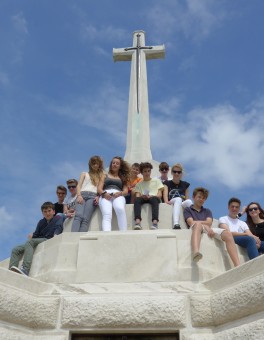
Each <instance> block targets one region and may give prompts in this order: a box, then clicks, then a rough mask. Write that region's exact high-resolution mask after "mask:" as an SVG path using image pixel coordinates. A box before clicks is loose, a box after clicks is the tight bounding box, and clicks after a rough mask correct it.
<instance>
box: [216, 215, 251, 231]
mask: <svg viewBox="0 0 264 340" xmlns="http://www.w3.org/2000/svg"><path fill="white" fill-rule="evenodd" d="M221 224H226V225H227V226H228V227H229V230H230V231H231V233H234V232H237V233H244V232H245V231H246V230H248V229H249V227H248V225H247V224H246V222H244V221H240V220H239V219H238V218H232V217H230V216H223V217H220V218H219V225H220V227H221Z"/></svg>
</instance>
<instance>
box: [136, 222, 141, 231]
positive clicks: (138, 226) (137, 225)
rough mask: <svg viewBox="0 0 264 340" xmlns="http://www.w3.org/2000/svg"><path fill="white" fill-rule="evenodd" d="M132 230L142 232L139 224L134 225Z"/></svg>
mask: <svg viewBox="0 0 264 340" xmlns="http://www.w3.org/2000/svg"><path fill="white" fill-rule="evenodd" d="M134 230H142V227H141V225H140V224H139V223H136V224H135V225H134Z"/></svg>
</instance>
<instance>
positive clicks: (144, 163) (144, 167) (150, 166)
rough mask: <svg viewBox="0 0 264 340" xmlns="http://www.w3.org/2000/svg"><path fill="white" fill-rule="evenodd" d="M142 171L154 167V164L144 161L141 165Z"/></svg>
mask: <svg viewBox="0 0 264 340" xmlns="http://www.w3.org/2000/svg"><path fill="white" fill-rule="evenodd" d="M139 169H140V172H141V173H143V170H144V169H153V166H152V164H151V163H149V162H142V163H140V165H139Z"/></svg>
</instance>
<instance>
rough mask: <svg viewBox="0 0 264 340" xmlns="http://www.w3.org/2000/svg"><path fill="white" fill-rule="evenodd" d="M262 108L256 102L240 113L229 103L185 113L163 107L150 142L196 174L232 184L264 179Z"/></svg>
mask: <svg viewBox="0 0 264 340" xmlns="http://www.w3.org/2000/svg"><path fill="white" fill-rule="evenodd" d="M258 103H259V102H258ZM263 111H264V106H262V107H261V108H259V107H257V106H256V105H254V106H253V107H252V109H251V110H250V111H249V112H246V113H241V112H238V110H236V108H234V107H233V106H231V105H218V106H215V107H211V108H208V109H203V108H200V109H199V108H197V109H194V110H192V111H190V112H188V113H186V114H179V113H178V114H177V113H175V112H172V114H171V116H169V115H168V114H167V113H166V118H167V119H164V116H163V115H159V116H157V115H156V116H155V117H153V118H152V127H151V131H152V148H153V149H155V150H158V153H159V155H162V157H161V156H160V157H159V158H160V159H167V160H168V161H169V162H170V163H175V162H178V161H179V162H182V163H183V164H184V165H185V167H186V168H187V169H188V173H189V174H190V173H191V174H192V177H193V178H195V179H197V180H200V181H205V180H206V181H208V182H211V183H214V184H215V185H217V184H218V185H224V186H226V187H228V188H230V189H242V188H245V187H251V188H252V187H256V186H260V185H262V184H263V183H264V174H263V167H264V160H263V157H262V155H263V152H264V135H263V129H264V118H262V117H263V113H264V112H263ZM158 136H159V138H158ZM160 136H162V140H163V142H162V143H161V142H160ZM189 170H190V171H189Z"/></svg>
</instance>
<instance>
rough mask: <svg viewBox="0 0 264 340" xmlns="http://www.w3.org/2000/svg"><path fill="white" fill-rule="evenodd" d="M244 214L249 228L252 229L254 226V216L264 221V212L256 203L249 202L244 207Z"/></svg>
mask: <svg viewBox="0 0 264 340" xmlns="http://www.w3.org/2000/svg"><path fill="white" fill-rule="evenodd" d="M253 208H254V209H253ZM256 209H257V210H256ZM246 213H247V221H246V222H247V224H248V225H249V226H250V227H253V225H254V223H253V220H252V217H253V218H254V217H255V216H259V218H261V219H264V210H263V209H262V208H261V205H260V204H259V203H257V202H250V203H249V204H248V205H247V207H246Z"/></svg>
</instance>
